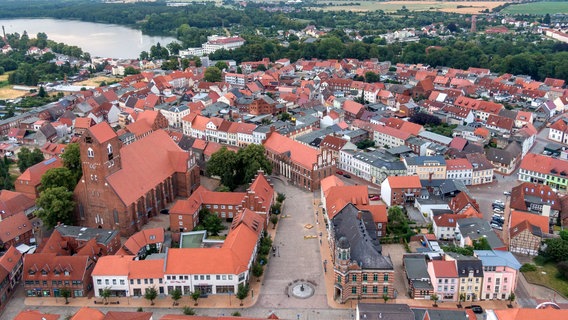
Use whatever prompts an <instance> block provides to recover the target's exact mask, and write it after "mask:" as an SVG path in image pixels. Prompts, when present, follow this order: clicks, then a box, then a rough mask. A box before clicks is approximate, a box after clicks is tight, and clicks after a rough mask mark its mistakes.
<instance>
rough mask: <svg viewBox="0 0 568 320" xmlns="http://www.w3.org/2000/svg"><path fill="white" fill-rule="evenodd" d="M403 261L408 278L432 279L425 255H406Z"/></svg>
mask: <svg viewBox="0 0 568 320" xmlns="http://www.w3.org/2000/svg"><path fill="white" fill-rule="evenodd" d="M403 261H404V268H405V269H406V277H407V278H408V280H416V279H430V274H428V268H427V266H426V258H425V256H424V255H420V256H408V257H404V258H403Z"/></svg>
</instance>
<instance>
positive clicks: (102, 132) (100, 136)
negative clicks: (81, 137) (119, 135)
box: [88, 121, 116, 143]
mask: <svg viewBox="0 0 568 320" xmlns="http://www.w3.org/2000/svg"><path fill="white" fill-rule="evenodd" d="M88 130H89V132H90V133H91V135H92V136H93V137H94V138H95V139H97V141H98V142H99V143H103V142H106V141H108V140H110V139H112V138H114V137H116V133H115V132H114V130H112V128H111V127H110V125H109V124H108V123H107V122H104V121H103V122H101V123H99V124H96V125H94V126H92V127H90V128H89V129H88Z"/></svg>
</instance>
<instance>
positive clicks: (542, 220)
mask: <svg viewBox="0 0 568 320" xmlns="http://www.w3.org/2000/svg"><path fill="white" fill-rule="evenodd" d="M510 219H511V223H510V224H509V225H510V226H511V230H513V231H511V232H514V228H516V227H517V226H518V225H519V224H521V223H523V222H525V221H526V222H527V223H529V224H530V225H533V226H536V227H539V228H540V230H541V231H542V232H543V233H548V231H549V230H548V229H549V218H548V217H547V216H541V215H538V214H535V213H527V212H521V211H517V210H511V218H510Z"/></svg>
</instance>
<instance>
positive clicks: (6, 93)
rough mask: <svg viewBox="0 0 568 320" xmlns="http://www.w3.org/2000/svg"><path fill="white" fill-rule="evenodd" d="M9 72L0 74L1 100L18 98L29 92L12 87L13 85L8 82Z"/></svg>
mask: <svg viewBox="0 0 568 320" xmlns="http://www.w3.org/2000/svg"><path fill="white" fill-rule="evenodd" d="M8 74H9V73H8V72H7V73H5V74H3V75H0V100H6V99H16V98H19V97H23V96H25V95H26V94H27V93H28V92H27V91H22V90H14V89H12V85H10V84H9V83H8Z"/></svg>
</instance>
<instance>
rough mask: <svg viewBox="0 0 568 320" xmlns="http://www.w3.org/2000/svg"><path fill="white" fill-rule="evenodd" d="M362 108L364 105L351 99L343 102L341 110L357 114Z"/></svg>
mask: <svg viewBox="0 0 568 320" xmlns="http://www.w3.org/2000/svg"><path fill="white" fill-rule="evenodd" d="M364 108H365V107H364V106H363V105H362V104H360V103H358V102H355V101H353V100H347V101H345V103H344V104H343V110H345V111H346V112H349V113H352V114H358V113H359V112H361V110H363V109H364Z"/></svg>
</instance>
